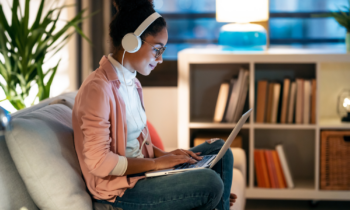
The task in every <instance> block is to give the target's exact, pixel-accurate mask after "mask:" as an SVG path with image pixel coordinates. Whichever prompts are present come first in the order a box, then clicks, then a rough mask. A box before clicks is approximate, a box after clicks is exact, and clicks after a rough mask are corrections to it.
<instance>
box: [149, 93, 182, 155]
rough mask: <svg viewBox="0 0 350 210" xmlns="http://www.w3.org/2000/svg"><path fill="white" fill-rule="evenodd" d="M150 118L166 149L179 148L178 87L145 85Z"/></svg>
mask: <svg viewBox="0 0 350 210" xmlns="http://www.w3.org/2000/svg"><path fill="white" fill-rule="evenodd" d="M143 94H144V102H145V109H146V114H147V118H148V120H149V121H150V122H151V123H152V125H153V126H154V127H155V129H156V130H157V132H158V134H159V136H160V138H161V139H162V142H163V144H164V147H165V150H166V151H170V150H173V149H176V148H177V87H144V88H143Z"/></svg>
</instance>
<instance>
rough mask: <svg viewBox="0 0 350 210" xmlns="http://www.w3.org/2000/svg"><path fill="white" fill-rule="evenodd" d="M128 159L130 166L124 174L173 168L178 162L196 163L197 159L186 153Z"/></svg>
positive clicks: (112, 173)
mask: <svg viewBox="0 0 350 210" xmlns="http://www.w3.org/2000/svg"><path fill="white" fill-rule="evenodd" d="M126 159H127V161H128V166H127V169H126V171H125V173H124V174H123V176H126V175H129V174H138V173H142V172H147V171H153V170H161V169H167V168H172V167H174V166H176V165H178V164H182V163H191V164H194V163H196V162H197V161H196V160H194V159H192V158H190V157H188V156H186V155H173V154H169V155H163V156H161V157H158V158H154V159H153V158H126ZM109 175H115V176H118V175H117V174H115V173H114V171H113V170H112V172H111V173H110V174H109ZM119 176H120V175H119Z"/></svg>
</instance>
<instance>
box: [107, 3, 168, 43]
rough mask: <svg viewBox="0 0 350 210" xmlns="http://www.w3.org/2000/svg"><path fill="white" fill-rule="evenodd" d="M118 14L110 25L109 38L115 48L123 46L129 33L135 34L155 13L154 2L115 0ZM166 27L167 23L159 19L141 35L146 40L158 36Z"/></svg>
mask: <svg viewBox="0 0 350 210" xmlns="http://www.w3.org/2000/svg"><path fill="white" fill-rule="evenodd" d="M113 1H114V6H115V7H116V9H117V13H116V14H115V15H114V17H113V20H112V22H111V24H110V25H109V28H110V32H109V36H110V37H111V39H112V42H113V46H114V47H119V46H121V42H122V39H123V37H124V36H125V35H126V34H127V33H133V32H135V31H136V29H137V28H138V27H139V26H140V25H141V23H142V22H143V21H144V20H146V18H148V16H150V15H151V14H153V13H154V12H155V10H154V8H153V7H154V6H153V2H152V0H113ZM164 27H166V22H165V20H164V18H163V17H159V18H157V19H156V20H155V21H154V22H153V23H152V24H151V25H150V26H149V27H148V28H147V29H146V30H145V31H144V32H143V33H142V35H141V37H140V38H141V39H144V38H145V37H146V36H148V35H153V36H154V35H156V34H157V33H158V32H160V31H161V30H162V29H163V28H164Z"/></svg>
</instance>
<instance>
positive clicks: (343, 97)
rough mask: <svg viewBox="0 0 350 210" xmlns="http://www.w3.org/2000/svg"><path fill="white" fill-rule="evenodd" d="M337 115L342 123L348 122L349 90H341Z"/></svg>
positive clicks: (349, 119) (349, 108) (349, 113)
mask: <svg viewBox="0 0 350 210" xmlns="http://www.w3.org/2000/svg"><path fill="white" fill-rule="evenodd" d="M337 107H338V114H339V115H340V116H341V117H342V118H341V121H342V122H350V90H342V91H341V92H340V94H339V96H338V106H337Z"/></svg>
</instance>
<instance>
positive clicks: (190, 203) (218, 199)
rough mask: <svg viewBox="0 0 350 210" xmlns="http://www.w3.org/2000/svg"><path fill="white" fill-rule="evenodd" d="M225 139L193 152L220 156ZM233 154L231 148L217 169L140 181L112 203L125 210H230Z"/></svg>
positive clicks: (101, 201)
mask: <svg viewBox="0 0 350 210" xmlns="http://www.w3.org/2000/svg"><path fill="white" fill-rule="evenodd" d="M223 144H224V141H223V140H218V141H215V142H213V143H212V144H209V143H207V142H205V143H203V144H201V145H198V146H197V147H193V148H192V149H190V150H191V151H193V152H201V155H211V154H217V153H218V152H219V151H220V149H221V147H222V145H223ZM232 169H233V155H232V152H231V150H230V149H229V150H228V151H227V152H226V154H225V155H224V157H223V158H222V159H221V160H220V161H219V162H218V163H217V164H216V165H215V166H214V167H213V169H199V170H193V171H187V172H183V173H179V174H173V175H168V176H159V177H152V178H146V179H141V180H139V181H138V182H137V183H136V185H135V187H134V188H132V189H127V190H126V191H125V193H124V195H123V196H122V197H117V199H116V200H115V202H114V203H110V202H108V201H104V200H97V201H96V202H100V203H108V204H111V205H112V206H113V207H114V208H116V207H118V208H119V209H123V210H138V209H140V210H141V209H153V210H168V209H169V210H171V209H174V210H187V209H201V210H212V209H214V208H217V209H218V210H229V208H230V203H229V197H230V191H231V183H232Z"/></svg>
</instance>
